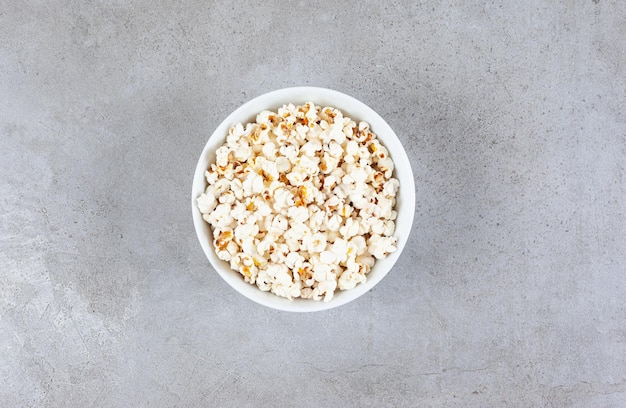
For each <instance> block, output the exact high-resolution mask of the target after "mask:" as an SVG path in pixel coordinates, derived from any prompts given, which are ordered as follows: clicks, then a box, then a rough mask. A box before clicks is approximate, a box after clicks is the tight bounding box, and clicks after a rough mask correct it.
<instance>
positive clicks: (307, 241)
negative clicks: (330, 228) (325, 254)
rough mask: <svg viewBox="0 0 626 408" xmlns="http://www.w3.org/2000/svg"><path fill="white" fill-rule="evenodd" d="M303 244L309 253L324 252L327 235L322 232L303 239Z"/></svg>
mask: <svg viewBox="0 0 626 408" xmlns="http://www.w3.org/2000/svg"><path fill="white" fill-rule="evenodd" d="M302 242H303V244H304V246H305V247H306V250H307V251H308V252H309V253H314V252H318V253H319V252H322V251H323V250H325V249H326V245H327V241H326V235H325V234H323V233H321V232H316V233H314V234H311V235H309V236H305V237H303V239H302Z"/></svg>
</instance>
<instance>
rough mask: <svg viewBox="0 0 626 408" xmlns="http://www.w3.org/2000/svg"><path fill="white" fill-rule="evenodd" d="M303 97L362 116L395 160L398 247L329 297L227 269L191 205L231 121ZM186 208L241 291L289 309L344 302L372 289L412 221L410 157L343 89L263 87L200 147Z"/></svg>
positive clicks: (210, 254) (214, 261)
mask: <svg viewBox="0 0 626 408" xmlns="http://www.w3.org/2000/svg"><path fill="white" fill-rule="evenodd" d="M308 101H310V102H313V103H314V104H315V105H321V106H332V107H335V108H338V109H339V110H341V111H342V112H343V113H344V115H346V116H349V117H350V118H352V119H353V120H355V121H356V122H357V123H358V122H359V121H361V120H362V121H366V122H368V123H369V124H370V128H371V129H372V131H373V132H374V133H375V134H376V135H377V136H378V139H379V140H380V141H381V142H382V144H383V145H385V146H386V147H387V150H388V151H389V155H390V156H391V158H392V159H393V161H394V164H395V171H394V177H396V178H397V179H398V180H399V181H400V189H399V191H398V195H397V197H396V198H397V203H396V211H397V212H398V218H397V219H396V231H395V234H394V235H395V236H396V237H397V238H398V245H397V247H398V250H397V251H395V252H393V253H391V254H390V255H389V256H388V257H387V258H385V259H382V260H377V261H376V264H375V265H374V267H373V268H372V270H371V271H370V273H369V275H368V276H367V281H366V282H365V283H362V284H359V285H357V286H356V287H355V288H354V289H350V290H345V291H341V290H337V291H336V292H335V295H334V297H333V299H332V300H330V301H329V302H324V301H314V300H310V299H294V300H288V299H285V298H281V297H278V296H276V295H274V294H273V293H271V292H263V291H261V290H259V289H258V288H257V287H256V286H255V285H251V284H249V283H246V282H244V280H243V278H242V277H241V275H240V274H239V273H238V272H235V271H233V270H232V269H231V268H230V266H229V264H228V263H227V262H225V261H222V260H220V259H218V258H217V255H216V253H215V250H214V248H213V235H212V232H211V228H210V227H209V224H208V223H206V222H205V221H204V220H203V219H202V215H201V213H200V211H199V210H198V207H197V205H196V199H197V198H198V196H199V195H200V194H202V192H203V191H204V189H205V188H206V185H207V184H206V180H205V178H204V172H205V170H206V169H207V168H208V167H209V164H210V163H214V162H215V151H216V150H217V148H218V147H219V146H221V145H222V144H223V143H224V142H225V140H226V135H227V134H228V129H229V128H230V127H231V126H232V125H234V124H236V123H238V122H241V123H242V124H244V125H245V124H246V123H249V122H254V121H255V119H256V115H257V114H258V113H259V112H261V111H262V110H264V109H270V110H274V111H276V110H277V109H278V108H280V107H281V106H283V105H284V104H288V103H293V104H294V105H301V104H304V103H306V102H308ZM191 209H192V213H193V222H194V225H195V228H196V233H197V235H198V239H199V240H200V245H202V249H203V250H204V253H205V254H206V256H207V258H208V259H209V262H210V263H211V265H212V266H213V268H214V269H215V270H216V271H217V272H218V273H219V274H220V276H221V277H222V278H223V279H224V280H225V281H226V282H227V283H228V284H229V285H230V286H232V287H233V288H234V289H235V290H237V291H238V292H239V293H241V294H242V295H244V296H245V297H247V298H249V299H251V300H253V301H255V302H257V303H259V304H262V305H264V306H268V307H271V308H274V309H279V310H285V311H291V312H312V311H319V310H325V309H330V308H333V307H337V306H340V305H343V304H346V303H348V302H350V301H352V300H354V299H356V298H358V297H360V296H361V295H363V294H364V293H365V292H367V291H368V290H370V289H372V288H373V287H374V286H376V284H378V282H380V281H381V279H382V278H383V277H385V275H387V273H388V272H389V271H390V270H391V268H392V267H393V265H394V264H395V263H396V261H397V260H398V258H399V257H400V254H401V253H402V249H403V248H404V246H405V245H406V243H407V240H408V238H409V233H410V231H411V226H412V224H413V214H414V213H415V184H414V182H413V172H412V171H411V163H410V162H409V158H408V157H407V155H406V152H405V151H404V148H403V147H402V143H400V140H398V137H397V136H396V134H395V133H394V132H393V130H392V129H391V127H389V125H388V124H387V122H385V120H384V119H383V118H381V117H380V115H378V114H377V113H376V112H374V110H372V109H371V108H370V107H368V106H367V105H365V104H364V103H363V102H360V101H358V100H356V99H354V98H352V97H350V96H348V95H345V94H343V93H341V92H337V91H333V90H330V89H325V88H315V87H294V88H285V89H279V90H276V91H273V92H269V93H266V94H264V95H261V96H259V97H257V98H254V99H252V100H251V101H249V102H247V103H245V104H243V105H242V106H241V107H239V108H238V109H237V110H235V111H234V112H233V113H231V114H230V115H229V116H228V117H227V118H226V119H224V121H223V122H222V123H220V125H219V126H218V127H217V129H215V131H214V132H213V134H212V135H211V137H210V138H209V141H208V142H207V144H206V146H205V147H204V150H202V154H201V155H200V160H198V165H197V167H196V172H195V174H194V177H193V188H192V193H191Z"/></svg>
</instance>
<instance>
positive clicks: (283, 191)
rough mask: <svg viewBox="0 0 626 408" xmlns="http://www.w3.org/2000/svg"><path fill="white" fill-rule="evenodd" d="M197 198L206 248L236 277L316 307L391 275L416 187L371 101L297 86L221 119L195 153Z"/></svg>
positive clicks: (244, 287) (243, 289)
mask: <svg viewBox="0 0 626 408" xmlns="http://www.w3.org/2000/svg"><path fill="white" fill-rule="evenodd" d="M191 200H192V213H193V220H194V225H195V229H196V233H197V235H198V239H199V241H200V244H201V246H202V249H203V250H204V253H205V254H206V256H207V258H208V260H209V262H210V264H211V265H212V266H213V268H214V269H215V270H216V271H217V272H218V273H219V274H220V276H221V277H222V278H223V279H224V280H225V281H226V282H227V283H228V284H229V285H230V286H232V287H233V288H234V289H235V290H237V291H238V292H239V293H241V294H242V295H244V296H246V297H247V298H249V299H251V300H253V301H255V302H257V303H259V304H262V305H265V306H268V307H271V308H274V309H279V310H285V311H293V312H309V311H319V310H325V309H330V308H333V307H336V306H340V305H343V304H346V303H348V302H350V301H352V300H354V299H356V298H358V297H360V296H362V295H363V294H365V293H366V292H367V291H369V290H370V289H372V288H373V287H374V286H375V285H376V284H378V283H379V282H380V281H381V279H383V277H385V275H387V274H388V272H389V271H390V270H391V269H392V267H393V265H394V264H395V263H396V261H397V260H398V258H399V256H400V254H401V252H402V249H403V248H404V246H405V245H406V243H407V240H408V237H409V233H410V231H411V226H412V224H413V215H414V212H415V185H414V182H413V173H412V171H411V165H410V162H409V159H408V157H407V154H406V152H405V150H404V148H403V146H402V144H401V142H400V141H399V139H398V137H397V136H396V134H395V133H394V132H393V130H392V129H391V127H390V126H389V125H388V124H387V123H386V122H385V121H384V120H383V118H382V117H380V115H378V114H377V113H376V112H375V111H374V110H372V109H371V108H369V107H368V106H367V105H365V104H364V103H362V102H360V101H358V100H357V99H355V98H353V97H350V96H348V95H346V94H343V93H341V92H338V91H334V90H330V89H325V88H316V87H294V88H285V89H279V90H276V91H273V92H269V93H267V94H264V95H261V96H259V97H257V98H255V99H252V100H251V101H249V102H247V103H245V104H244V105H242V106H241V107H239V108H238V109H237V110H235V111H234V112H233V113H231V114H230V115H229V116H228V117H227V118H226V119H224V121H223V122H222V123H221V124H220V125H219V126H218V127H217V129H216V130H215V131H214V132H213V134H212V135H211V137H210V138H209V140H208V142H207V144H206V146H205V147H204V150H203V151H202V154H201V155H200V159H199V161H198V165H197V167H196V171H195V174H194V179H193V187H192V197H191Z"/></svg>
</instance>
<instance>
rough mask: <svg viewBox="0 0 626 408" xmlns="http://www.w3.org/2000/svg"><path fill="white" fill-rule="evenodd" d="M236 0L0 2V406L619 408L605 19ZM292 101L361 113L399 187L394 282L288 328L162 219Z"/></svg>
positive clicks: (610, 71) (188, 224)
mask: <svg viewBox="0 0 626 408" xmlns="http://www.w3.org/2000/svg"><path fill="white" fill-rule="evenodd" d="M212 3H213V4H212ZM252 3H256V2H220V3H218V2H202V1H168V2H156V3H155V2H148V1H144V2H141V1H134V2H131V1H115V0H113V1H109V2H101V1H63V0H51V1H31V0H26V1H15V2H5V4H4V6H3V7H1V8H0V96H1V97H0V142H1V143H0V146H1V153H2V154H1V155H0V405H1V406H3V407H31V406H32V407H39V406H44V407H91V406H93V407H96V406H97V407H195V406H213V407H230V406H232V407H291V406H301V407H339V406H342V407H415V406H428V407H538V406H542V407H543V406H546V407H624V406H626V218H625V215H624V214H625V212H626V194H625V187H626V180H625V175H624V166H625V164H626V3H624V2H623V1H618V0H615V1H605V0H593V1H592V0H588V1H582V0H581V1H563V2H557V1H547V2H546V1H537V2H535V1H530V2H520V1H504V2H478V1H476V2H474V1H458V0H456V1H441V2H414V1H389V2H378V1H359V2H357V1H354V2H335V1H322V2H305V1H296V2H288V1H264V2H258V4H257V5H254V4H252ZM294 85H315V86H323V87H328V88H333V89H336V90H339V91H342V92H345V93H347V94H349V95H352V96H354V97H356V98H358V99H360V100H362V101H364V102H365V103H367V104H368V105H370V106H371V107H372V108H374V109H375V110H377V111H378V112H379V113H380V114H381V115H382V116H383V117H384V118H385V119H386V120H387V121H388V123H389V124H390V125H391V126H392V127H393V128H394V129H395V131H396V133H397V134H398V136H399V138H400V139H401V140H402V142H403V143H404V145H405V147H406V149H407V152H408V155H409V157H410V159H411V161H412V163H413V171H414V178H415V183H416V186H417V203H416V204H417V209H416V214H415V223H414V226H413V230H412V235H411V238H410V243H409V245H408V247H407V248H406V249H405V252H404V253H403V255H402V257H401V258H400V261H399V263H398V264H397V266H396V267H395V268H394V270H393V271H392V272H391V273H390V274H389V275H388V276H387V277H386V278H385V279H384V280H383V281H382V282H381V284H380V285H379V286H377V287H376V288H375V289H374V290H373V291H371V292H370V293H368V294H366V295H365V296H363V297H361V298H360V299H358V300H357V301H355V302H353V303H351V304H348V305H346V306H343V307H340V308H338V309H333V310H330V311H327V312H320V313H315V314H290V313H285V312H278V311H274V310H271V309H267V308H264V307H261V306H258V305H256V304H254V303H252V302H250V301H248V300H247V299H245V298H243V297H242V296H240V295H239V294H237V293H236V292H235V291H234V290H233V289H231V288H230V287H228V286H227V285H226V284H225V283H224V282H223V281H222V280H221V278H220V277H219V276H218V275H217V274H216V273H215V272H214V271H213V270H212V269H211V267H210V266H209V263H208V261H207V260H206V258H205V257H204V254H203V253H202V250H201V248H200V245H199V244H198V242H197V240H196V237H195V232H194V229H193V225H192V220H191V209H190V205H189V202H190V192H191V181H192V175H193V171H194V168H195V165H196V161H197V159H198V157H199V154H200V152H201V150H202V148H203V146H204V144H205V142H206V140H207V138H208V136H209V135H210V134H211V132H212V131H213V129H214V128H215V127H216V126H217V124H218V123H219V122H220V121H221V120H223V118H224V117H226V115H227V114H228V113H230V112H231V111H232V110H233V109H235V108H236V107H237V106H239V105H240V104H242V103H243V102H245V101H247V100H248V99H250V98H252V97H254V96H257V95H259V94H262V93H264V92H267V91H270V90H274V89H277V88H282V87H286V86H294Z"/></svg>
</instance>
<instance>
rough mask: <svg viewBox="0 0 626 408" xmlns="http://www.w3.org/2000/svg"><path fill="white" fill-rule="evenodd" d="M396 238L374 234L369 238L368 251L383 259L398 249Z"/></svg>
mask: <svg viewBox="0 0 626 408" xmlns="http://www.w3.org/2000/svg"><path fill="white" fill-rule="evenodd" d="M396 249H397V248H396V239H395V238H393V237H384V236H380V235H377V234H373V235H372V236H371V237H370V238H369V239H368V240H367V252H368V253H370V254H371V255H373V256H374V257H375V258H376V259H383V258H385V257H386V256H387V255H389V254H390V253H392V252H394V251H395V250H396Z"/></svg>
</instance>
